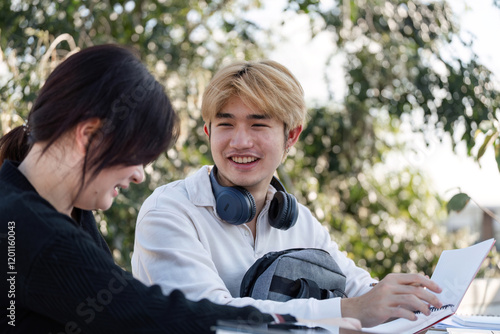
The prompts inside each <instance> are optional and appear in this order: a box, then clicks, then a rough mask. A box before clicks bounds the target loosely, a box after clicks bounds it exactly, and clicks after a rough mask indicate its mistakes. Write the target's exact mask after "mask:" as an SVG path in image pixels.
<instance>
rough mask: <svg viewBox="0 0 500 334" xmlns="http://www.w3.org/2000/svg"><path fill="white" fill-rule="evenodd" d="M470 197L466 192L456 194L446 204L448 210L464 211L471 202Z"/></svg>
mask: <svg viewBox="0 0 500 334" xmlns="http://www.w3.org/2000/svg"><path fill="white" fill-rule="evenodd" d="M469 201H470V197H469V195H467V194H464V193H458V194H456V195H454V196H453V197H452V198H451V199H450V200H449V202H448V203H447V204H446V209H447V210H448V212H450V211H456V212H460V211H462V210H463V209H464V208H465V206H466V205H467V203H469Z"/></svg>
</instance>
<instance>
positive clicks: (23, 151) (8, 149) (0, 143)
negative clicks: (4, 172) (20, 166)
mask: <svg viewBox="0 0 500 334" xmlns="http://www.w3.org/2000/svg"><path fill="white" fill-rule="evenodd" d="M29 149H30V144H29V142H28V133H27V128H26V126H24V125H22V126H18V127H16V128H14V129H12V130H11V131H9V132H8V133H7V134H5V135H4V136H3V137H1V138H0V166H1V165H2V164H3V162H4V161H5V160H13V161H18V162H21V161H23V160H24V158H25V157H26V155H27V154H28V151H29Z"/></svg>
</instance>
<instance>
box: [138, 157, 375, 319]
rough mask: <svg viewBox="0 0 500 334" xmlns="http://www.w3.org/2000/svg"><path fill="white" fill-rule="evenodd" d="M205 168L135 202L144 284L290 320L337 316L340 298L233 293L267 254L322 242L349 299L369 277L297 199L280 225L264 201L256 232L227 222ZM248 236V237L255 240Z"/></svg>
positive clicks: (361, 290)
mask: <svg viewBox="0 0 500 334" xmlns="http://www.w3.org/2000/svg"><path fill="white" fill-rule="evenodd" d="M209 170H210V167H209V166H204V167H202V168H201V169H200V170H198V172H196V173H195V174H194V175H192V176H189V177H187V178H186V179H184V180H180V181H175V182H172V183H169V184H167V185H164V186H161V187H158V188H157V189H156V190H155V191H154V193H153V194H152V195H151V196H150V197H148V199H147V200H146V201H145V202H144V204H143V205H142V207H141V209H140V212H139V215H138V218H137V226H136V234H135V245H134V253H133V256H132V272H133V274H134V276H135V277H137V278H138V279H139V280H141V281H142V282H144V283H145V284H148V285H152V284H158V285H159V286H160V287H161V288H162V290H163V292H164V293H165V294H169V293H170V292H171V291H172V290H174V289H179V290H181V291H183V292H184V294H185V295H186V297H187V298H188V299H191V300H200V299H203V298H207V299H209V300H211V301H213V302H215V303H218V304H227V305H232V306H246V305H252V306H255V307H257V308H258V309H260V310H261V311H263V312H267V313H281V314H284V313H289V314H292V315H294V316H295V317H297V318H306V319H320V318H331V317H340V316H341V311H340V298H333V299H327V300H316V299H295V300H290V301H287V302H275V301H269V300H255V299H252V298H249V297H244V298H240V297H239V291H240V283H241V280H242V278H243V276H244V275H245V273H246V271H247V270H248V268H250V266H252V264H253V263H254V262H255V261H256V260H257V259H259V258H260V257H261V256H263V255H264V254H266V253H268V252H272V251H279V250H284V249H289V248H307V247H310V248H321V249H324V250H326V251H328V252H329V253H330V254H331V255H332V256H333V258H334V259H335V261H336V262H337V264H338V265H339V267H340V268H341V270H342V271H343V273H344V274H345V275H346V277H347V282H346V293H347V295H348V296H349V297H354V296H359V295H362V294H364V293H366V292H367V291H369V289H370V287H369V285H370V283H372V282H375V280H374V279H372V278H371V277H370V275H369V273H368V272H366V271H365V270H363V269H361V268H358V267H356V265H355V264H354V262H353V261H352V260H350V259H349V258H347V257H346V256H345V254H344V253H342V252H341V251H339V249H338V246H337V244H336V243H335V242H334V241H332V240H331V238H330V235H329V233H328V231H327V229H326V228H325V227H324V226H322V225H321V224H320V223H319V222H318V221H317V220H316V219H315V218H314V217H313V216H312V214H311V212H310V211H309V209H307V208H306V207H305V206H303V205H301V204H298V208H299V217H298V220H297V223H296V224H295V226H293V227H292V228H290V229H288V230H286V231H284V230H278V229H275V228H273V227H271V226H270V225H269V224H268V218H267V212H268V209H269V204H270V199H272V196H273V194H274V192H275V191H276V190H275V189H274V188H273V187H272V186H269V192H268V197H267V198H268V200H267V201H266V204H265V206H264V208H263V209H262V211H261V212H260V214H259V216H258V218H257V226H256V237H255V239H254V238H253V235H252V232H251V231H250V229H249V228H248V226H246V224H242V225H238V226H236V225H230V224H228V223H226V222H224V221H222V220H221V219H220V218H219V217H218V215H217V213H216V212H215V198H214V195H213V193H212V188H211V185H210V179H209V175H208V172H209ZM254 240H255V241H254Z"/></svg>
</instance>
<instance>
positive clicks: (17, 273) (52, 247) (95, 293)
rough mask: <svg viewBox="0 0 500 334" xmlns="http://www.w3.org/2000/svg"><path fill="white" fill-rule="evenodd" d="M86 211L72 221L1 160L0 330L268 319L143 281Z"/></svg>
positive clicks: (141, 329)
mask: <svg viewBox="0 0 500 334" xmlns="http://www.w3.org/2000/svg"><path fill="white" fill-rule="evenodd" d="M91 215H92V213H91V212H87V211H80V223H77V222H76V221H75V220H73V219H71V218H70V217H68V216H67V215H64V214H61V213H59V212H57V211H56V210H55V208H54V207H53V206H52V205H51V204H50V203H49V202H47V201H46V200H44V199H43V198H42V197H40V195H38V193H37V192H36V190H35V189H34V188H33V186H32V185H31V184H30V183H29V181H28V180H27V179H26V178H25V177H24V175H23V174H22V173H21V172H19V170H18V169H17V164H16V163H13V162H11V161H5V162H4V164H3V165H2V167H1V169H0V263H1V268H3V269H2V270H1V273H2V274H1V275H2V276H0V281H1V283H0V293H1V294H2V296H3V297H2V298H0V301H1V302H0V309H1V310H2V311H1V313H2V314H1V317H0V332H2V333H6V332H13V333H53V334H56V333H61V332H62V333H182V334H186V333H207V332H210V327H211V326H213V325H215V323H216V321H217V320H229V319H234V320H242V321H251V322H257V323H268V322H271V321H272V320H273V318H272V316H270V315H267V314H262V313H261V312H259V311H258V310H257V309H255V308H253V307H244V308H236V307H230V306H222V305H216V304H213V303H211V302H209V301H208V300H202V301H199V302H192V301H189V300H186V299H185V297H184V295H183V294H182V293H181V292H180V291H173V292H172V293H171V294H170V295H169V296H165V295H163V294H162V292H161V289H160V288H159V287H158V286H152V287H147V286H145V285H144V284H142V283H141V282H139V281H138V280H136V279H134V278H133V277H132V275H131V274H130V273H128V272H126V271H124V270H122V269H121V268H120V267H119V266H117V265H116V264H115V263H114V261H113V259H112V257H111V254H110V253H109V249H108V248H107V246H106V244H105V242H104V240H103V239H102V236H101V235H100V234H99V232H98V231H97V228H96V226H95V221H94V220H93V217H91ZM200 274H202V273H200ZM291 318H293V317H291ZM291 318H288V319H291ZM291 320H293V319H291ZM13 325H15V326H13Z"/></svg>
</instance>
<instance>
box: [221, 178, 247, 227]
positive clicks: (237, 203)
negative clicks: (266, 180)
mask: <svg viewBox="0 0 500 334" xmlns="http://www.w3.org/2000/svg"><path fill="white" fill-rule="evenodd" d="M215 200H216V210H217V214H218V215H219V217H220V218H221V219H222V220H224V221H226V222H228V223H229V224H232V225H241V224H245V223H248V222H249V221H251V220H252V219H253V218H254V217H255V213H256V211H257V207H256V205H255V200H254V198H253V196H252V194H250V192H249V191H248V190H246V189H245V188H242V187H224V190H222V191H220V192H218V193H217V196H216V199H215Z"/></svg>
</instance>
